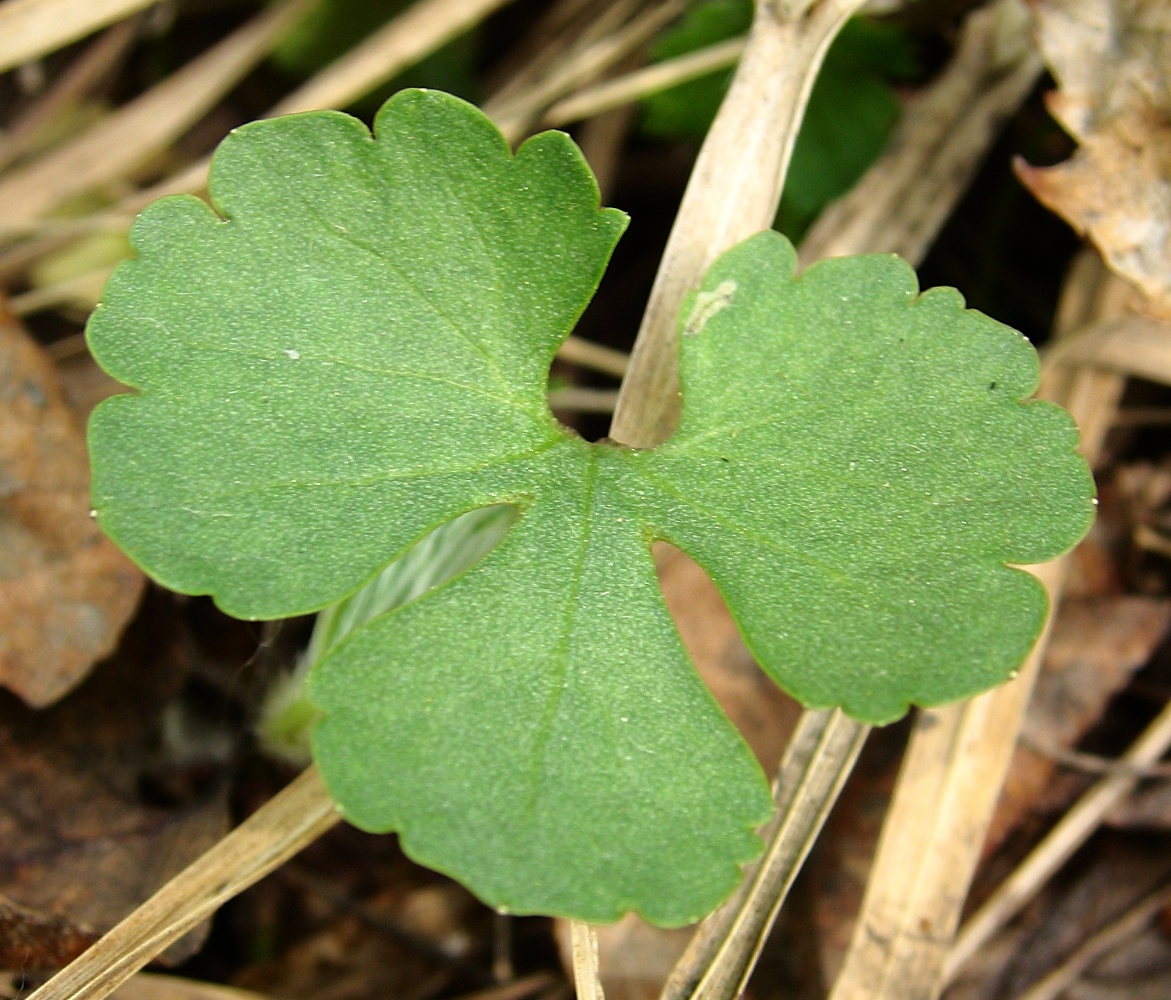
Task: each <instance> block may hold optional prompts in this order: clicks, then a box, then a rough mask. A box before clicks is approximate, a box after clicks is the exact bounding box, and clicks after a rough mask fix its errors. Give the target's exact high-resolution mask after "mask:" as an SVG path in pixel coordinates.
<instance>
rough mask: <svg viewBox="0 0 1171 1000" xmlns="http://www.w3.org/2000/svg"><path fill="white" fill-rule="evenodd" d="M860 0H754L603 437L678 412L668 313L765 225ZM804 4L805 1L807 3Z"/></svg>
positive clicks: (628, 438) (666, 423)
mask: <svg viewBox="0 0 1171 1000" xmlns="http://www.w3.org/2000/svg"><path fill="white" fill-rule="evenodd" d="M862 2H863V0H819V2H816V3H814V4H812V6H810V8H809V10H808V11H807V12H805V13H804V14H802V15H801V16H800V17H797V18H795V19H792V20H790V19H787V17H786V15H785V13H784V11H782V10H781V9H780V8H779V7H778V5H777V4H775V3H769V2H761V3H758V4H757V11H756V16H755V18H754V19H753V24H752V29H751V31H750V33H749V37H748V44H747V47H746V48H745V51H744V54H743V56H742V57H741V60H740V65H739V67H738V68H737V71H736V74H735V76H734V77H733V79H732V85H731V87H730V89H729V91H728V96H727V97H726V98H725V100H724V103H723V105H722V106H721V108H720V111H719V113H718V114H717V115H716V119H715V121H714V122H713V123H712V127H711V129H710V130H709V131H708V134H707V138H706V139H705V141H704V144H703V146H702V148H701V149H700V152H699V157H698V159H697V160H696V163H695V167H694V169H693V170H692V173H691V179H690V181H689V182H688V185H687V189H686V191H685V192H684V195H683V201H682V204H681V205H680V207H679V214H678V216H677V217H676V220H675V225H674V226H673V227H672V229H671V235H670V237H669V238H668V241H667V247H666V250H665V251H664V253H663V259H662V263H661V264H660V266H659V271H658V274H657V276H656V278H655V284H654V287H653V288H652V290H651V296H650V301H649V303H648V304H647V309H646V312H645V313H644V314H643V319H642V325H641V326H640V328H639V332H638V337H637V339H636V341H635V346H634V351H633V353H632V355H631V366H630V370H629V371H628V373H627V376H626V379H625V380H624V381H623V383H622V390H621V395H620V397H619V401H618V409H617V411H616V413H615V414H614V426H613V428H612V430H611V436H612V437H614V439H615V440H617V441H621V442H623V443H625V444H628V445H631V446H633V447H636V448H647V447H653V446H654V445H656V444H658V443H659V442H661V441H663V440H665V439H666V438H667V437H669V436H670V434H671V432H672V431H673V430H674V427H675V424H676V422H677V421H678V418H679V394H678V385H679V362H678V357H677V355H678V341H677V333H676V329H675V318H676V316H677V315H678V313H679V307H680V305H681V304H682V302H683V296H684V295H685V294H686V293H687V292H688V291H690V290H692V289H693V288H696V287H698V285H699V283H700V280H701V278H702V276H703V273H704V272H705V271H706V270H707V268H708V265H710V264H711V263H712V261H714V260H715V259H716V257H718V256H719V255H720V254H721V253H723V251H725V250H727V249H729V248H730V247H732V246H734V245H735V244H737V243H739V242H740V241H741V240H743V239H746V238H747V237H749V236H751V235H752V234H753V233H756V232H759V231H760V230H762V229H767V228H769V226H770V225H771V224H772V220H773V217H774V216H775V214H776V207H777V205H778V204H779V202H780V194H781V186H782V185H783V183H784V178H785V173H786V172H787V170H788V165H789V158H790V156H791V155H792V151H793V144H794V142H795V141H796V138H797V132H798V129H799V127H800V123H801V117H802V115H803V114H804V111H805V105H806V103H807V102H808V100H809V93H810V90H811V89H812V87H813V80H814V78H815V77H816V75H817V70H818V68H819V67H820V66H821V62H822V59H823V58H824V56H825V52H826V49H828V48H829V44H830V42H831V41H832V40H833V38H834V37H835V36H836V34H837V33H838V31H839V30H840V29H841V26H842V25H843V24H844V23H845V22H846V20H847V19H848V18H849V16H850V15H851V14H853V13H854V12H855V11H856V10H857V9H858V8H859V7H860V6H861V5H862ZM807 6H808V5H807Z"/></svg>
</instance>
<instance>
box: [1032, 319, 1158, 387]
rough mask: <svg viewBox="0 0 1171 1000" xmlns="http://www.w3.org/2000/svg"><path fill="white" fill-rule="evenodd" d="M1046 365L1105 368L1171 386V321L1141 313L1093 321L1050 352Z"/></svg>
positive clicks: (1047, 355)
mask: <svg viewBox="0 0 1171 1000" xmlns="http://www.w3.org/2000/svg"><path fill="white" fill-rule="evenodd" d="M1046 364H1048V365H1061V366H1063V367H1070V366H1074V367H1077V366H1091V367H1094V368H1104V369H1107V370H1109V371H1113V372H1117V373H1118V374H1121V375H1130V376H1133V377H1135V378H1143V379H1147V380H1148V381H1151V382H1161V383H1163V384H1164V385H1171V324H1169V323H1163V322H1158V321H1156V320H1151V319H1143V318H1142V317H1139V316H1123V317H1120V318H1118V319H1112V320H1104V321H1102V322H1100V323H1094V324H1092V325H1090V326H1088V327H1086V329H1085V330H1084V331H1082V333H1080V334H1079V335H1078V336H1076V337H1071V338H1069V339H1067V340H1063V341H1061V342H1060V343H1059V344H1058V345H1057V346H1056V347H1054V348H1053V349H1052V350H1051V351H1049V352H1048V353H1047V354H1046Z"/></svg>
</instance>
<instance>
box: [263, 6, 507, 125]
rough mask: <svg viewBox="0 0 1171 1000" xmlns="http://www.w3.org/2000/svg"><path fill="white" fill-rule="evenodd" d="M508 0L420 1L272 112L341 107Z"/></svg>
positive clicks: (292, 94)
mask: <svg viewBox="0 0 1171 1000" xmlns="http://www.w3.org/2000/svg"><path fill="white" fill-rule="evenodd" d="M509 2H510V0H420V2H419V3H415V4H412V5H411V6H410V7H408V8H407V9H406V10H405V11H403V13H401V14H399V15H398V17H396V18H394V19H393V20H392V21H390V22H388V23H387V24H386V25H385V26H384V27H383V28H381V29H380V30H379V31H376V32H375V33H374V34H373V35H371V36H370V37H369V38H367V39H366V40H365V41H364V42H363V43H362V44H361V45H359V46H357V47H356V48H354V49H352V50H351V51H350V52H347V53H346V54H345V55H344V56H342V57H341V58H340V59H338V60H336V61H335V62H333V63H331V64H330V65H329V66H327V67H326V68H325V69H323V70H322V71H321V72H320V73H318V74H317V75H316V76H315V77H313V78H312V79H311V80H309V81H308V82H307V83H306V84H305V85H304V86H302V87H299V88H298V89H297V90H294V91H293V92H292V93H291V94H289V96H288V97H286V98H285V99H284V100H282V101H281V102H280V103H279V104H277V105H276V106H275V107H273V108H272V110H271V111H269V116H270V117H276V116H277V115H288V114H294V113H295V112H298V111H317V110H320V109H322V108H340V107H345V106H346V105H347V104H350V103H352V102H353V101H355V100H357V99H358V98H359V97H362V96H364V95H365V94H368V93H369V92H370V91H371V90H373V89H374V88H375V87H377V86H379V85H380V84H382V83H385V82H386V81H387V80H390V79H391V78H393V77H394V76H396V75H397V74H398V73H400V72H402V70H404V69H406V68H407V67H408V66H411V65H413V64H414V63H417V62H418V61H419V60H420V59H422V58H423V57H424V56H428V55H430V54H431V53H432V52H434V51H435V50H436V49H438V48H440V47H441V46H443V45H446V44H447V43H448V42H450V41H451V40H452V39H453V38H456V37H458V36H459V35H461V34H463V33H464V32H465V31H467V30H468V29H469V28H472V27H474V26H475V25H477V24H479V23H480V22H481V21H482V20H484V18H486V17H487V16H488V15H489V14H491V13H493V12H494V11H497V10H499V9H500V8H501V7H504V6H506V5H507V4H508V3H509Z"/></svg>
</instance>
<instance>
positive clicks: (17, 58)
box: [0, 0, 155, 73]
mask: <svg viewBox="0 0 1171 1000" xmlns="http://www.w3.org/2000/svg"><path fill="white" fill-rule="evenodd" d="M154 2H155V0H7V2H6V3H3V4H0V73H3V72H4V71H5V70H9V69H11V68H12V67H13V66H19V65H20V64H21V63H26V62H29V61H31V60H33V59H38V58H40V57H41V56H43V55H45V54H47V53H49V52H54V51H56V50H57V49H59V48H62V47H63V46H66V45H68V44H69V43H70V42H75V41H77V40H78V39H79V38H84V37H85V36H86V35H88V34H91V33H92V32H95V31H97V30H98V29H99V28H104V27H105V26H106V25H107V24H113V23H114V22H115V21H121V20H122V19H123V18H126V17H129V16H130V15H131V14H134V13H135V12H137V11H140V10H142V9H143V8H145V7H149V6H150V5H151V4H152V3H154Z"/></svg>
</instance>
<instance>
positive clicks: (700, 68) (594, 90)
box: [541, 38, 746, 127]
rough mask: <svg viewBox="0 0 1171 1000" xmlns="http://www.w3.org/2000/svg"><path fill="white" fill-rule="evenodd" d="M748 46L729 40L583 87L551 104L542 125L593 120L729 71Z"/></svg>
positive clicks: (735, 40)
mask: <svg viewBox="0 0 1171 1000" xmlns="http://www.w3.org/2000/svg"><path fill="white" fill-rule="evenodd" d="M745 44H746V42H745V39H743V38H730V39H728V40H727V41H726V42H719V43H717V44H715V45H709V46H708V47H707V48H703V49H699V50H698V51H696V52H689V53H687V55H684V56H678V57H677V58H675V59H667V60H664V61H663V62H661V63H656V64H655V65H654V66H647V67H646V68H644V69H638V70H635V71H634V72H632V73H626V74H625V75H623V76H619V77H615V78H614V79H613V80H607V81H605V82H604V83H598V84H594V85H593V86H590V87H583V88H582V89H581V90H579V91H577V93H575V94H572V95H570V96H569V97H566V98H565V99H564V100H560V101H558V102H557V103H556V104H554V105H552V106H551V107H550V108H549V110H548V111H546V112H545V117H544V118H543V119H542V120H541V124H543V125H546V126H549V127H553V126H557V125H566V124H568V123H569V122H576V121H581V120H582V119H585V118H592V117H593V116H594V115H599V114H602V113H603V112H605V111H610V110H612V109H614V108H620V107H623V106H624V105H627V104H633V103H634V102H635V101H641V100H642V99H643V98H645V97H649V96H650V95H651V94H657V93H659V92H660V91H663V90H669V89H670V88H671V87H677V86H678V85H679V84H681V83H687V82H688V81H690V80H694V79H696V78H697V77H701V76H705V75H706V74H708V73H712V72H715V71H716V70H720V69H727V68H728V67H729V66H734V65H735V64H736V61H737V60H738V59H739V58H740V56H741V54H742V53H743V52H744V46H745Z"/></svg>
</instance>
